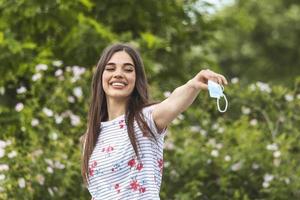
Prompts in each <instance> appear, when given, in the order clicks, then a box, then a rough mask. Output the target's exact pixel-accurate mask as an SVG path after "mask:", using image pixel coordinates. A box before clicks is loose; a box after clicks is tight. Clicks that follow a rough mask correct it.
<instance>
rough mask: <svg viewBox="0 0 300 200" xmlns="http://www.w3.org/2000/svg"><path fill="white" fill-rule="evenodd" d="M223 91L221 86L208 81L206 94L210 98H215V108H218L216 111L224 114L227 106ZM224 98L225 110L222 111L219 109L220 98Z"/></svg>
mask: <svg viewBox="0 0 300 200" xmlns="http://www.w3.org/2000/svg"><path fill="white" fill-rule="evenodd" d="M223 91H224V87H223V86H222V85H219V84H218V83H216V82H214V81H211V80H208V92H209V96H210V97H212V98H216V99H217V106H218V110H219V111H220V112H222V113H223V112H226V110H227V106H228V101H227V98H226V96H225V94H224V93H223ZM221 97H224V100H225V108H224V109H223V110H221V109H220V104H219V101H220V98H221Z"/></svg>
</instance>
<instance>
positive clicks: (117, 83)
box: [112, 82, 125, 86]
mask: <svg viewBox="0 0 300 200" xmlns="http://www.w3.org/2000/svg"><path fill="white" fill-rule="evenodd" d="M112 85H113V86H125V84H124V83H119V82H114V83H112Z"/></svg>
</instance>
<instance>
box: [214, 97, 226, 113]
mask: <svg viewBox="0 0 300 200" xmlns="http://www.w3.org/2000/svg"><path fill="white" fill-rule="evenodd" d="M223 97H224V100H225V102H226V103H225V108H224V110H221V108H220V103H219V101H220V98H218V99H217V106H218V110H219V111H220V112H221V113H223V112H226V110H227V106H228V101H227V98H226V96H225V95H223Z"/></svg>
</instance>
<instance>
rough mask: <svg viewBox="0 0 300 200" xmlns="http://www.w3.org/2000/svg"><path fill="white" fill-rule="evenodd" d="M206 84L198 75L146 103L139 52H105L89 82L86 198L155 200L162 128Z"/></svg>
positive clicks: (120, 47)
mask: <svg viewBox="0 0 300 200" xmlns="http://www.w3.org/2000/svg"><path fill="white" fill-rule="evenodd" d="M208 80H213V81H215V82H217V83H219V84H227V81H226V79H225V77H224V76H222V75H220V74H217V73H215V72H212V71H210V70H202V71H200V72H199V73H198V74H197V75H196V76H195V77H194V78H192V79H191V80H189V81H188V82H187V83H186V84H184V85H182V86H180V87H178V88H176V89H175V90H174V91H173V93H172V94H171V95H170V96H169V97H168V98H167V99H165V100H164V101H162V102H160V103H156V104H154V103H150V101H149V96H148V88H147V79H146V76H145V72H144V66H143V62H142V59H141V57H140V55H139V53H138V52H137V51H136V50H135V49H133V48H132V47H130V46H129V45H126V44H115V45H112V46H109V47H107V48H106V49H105V50H104V52H103V54H102V56H101V58H100V60H99V62H98V65H97V69H96V71H95V73H94V76H93V81H92V98H91V103H90V108H89V115H88V127H87V132H86V134H85V135H84V137H83V141H84V142H83V143H84V145H83V153H82V176H83V180H84V183H85V184H86V185H87V187H88V190H89V192H90V193H91V195H92V199H95V200H98V199H159V191H160V185H161V179H162V170H163V143H164V136H165V135H166V132H167V126H168V125H169V124H170V123H171V121H172V120H173V119H175V118H176V116H177V115H179V114H180V113H182V112H183V111H185V110H186V109H187V108H188V107H189V106H190V105H191V104H192V102H193V101H194V99H195V98H196V97H197V95H198V93H199V92H200V91H201V90H207V82H208Z"/></svg>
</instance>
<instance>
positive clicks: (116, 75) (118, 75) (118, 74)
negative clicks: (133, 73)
mask: <svg viewBox="0 0 300 200" xmlns="http://www.w3.org/2000/svg"><path fill="white" fill-rule="evenodd" d="M113 77H114V78H123V77H124V74H123V71H122V69H121V67H117V69H116V70H115V72H114V74H113Z"/></svg>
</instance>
